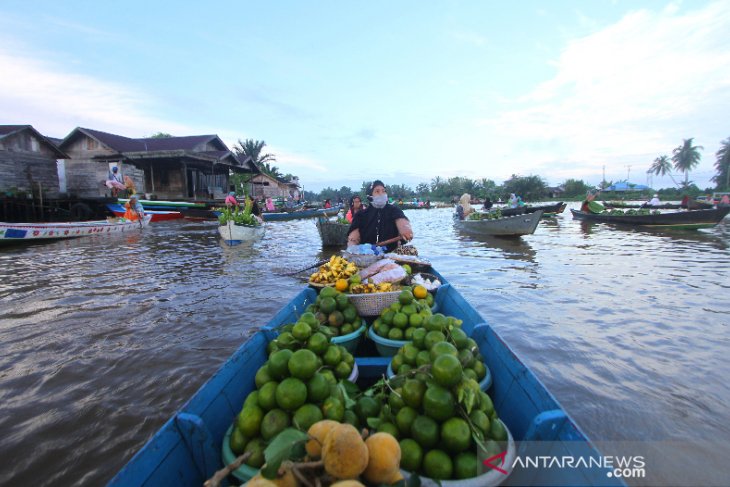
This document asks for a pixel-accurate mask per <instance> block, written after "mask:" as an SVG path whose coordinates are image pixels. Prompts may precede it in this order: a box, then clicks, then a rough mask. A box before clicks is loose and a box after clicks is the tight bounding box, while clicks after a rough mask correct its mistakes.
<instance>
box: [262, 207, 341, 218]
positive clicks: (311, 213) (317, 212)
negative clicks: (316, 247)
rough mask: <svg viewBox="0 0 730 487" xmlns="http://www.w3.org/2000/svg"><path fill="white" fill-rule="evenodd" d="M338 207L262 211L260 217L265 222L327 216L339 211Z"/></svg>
mask: <svg viewBox="0 0 730 487" xmlns="http://www.w3.org/2000/svg"><path fill="white" fill-rule="evenodd" d="M339 211H340V208H339V207H334V208H327V209H324V208H319V209H312V210H299V211H292V212H282V213H262V215H261V216H262V218H263V219H264V221H267V222H280V221H287V220H301V219H302V218H317V217H320V216H321V217H329V216H335V215H336V214H337V213H339Z"/></svg>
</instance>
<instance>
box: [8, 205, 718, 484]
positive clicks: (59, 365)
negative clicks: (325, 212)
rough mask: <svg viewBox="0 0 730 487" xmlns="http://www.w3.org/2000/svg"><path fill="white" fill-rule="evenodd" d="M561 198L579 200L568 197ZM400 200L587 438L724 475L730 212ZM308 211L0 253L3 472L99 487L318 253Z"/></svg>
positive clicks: (694, 477)
mask: <svg viewBox="0 0 730 487" xmlns="http://www.w3.org/2000/svg"><path fill="white" fill-rule="evenodd" d="M572 206H573V207H575V205H572ZM451 211H452V210H450V209H433V210H428V211H424V210H408V211H406V215H407V216H408V217H409V218H410V219H411V221H412V223H413V228H414V231H415V234H416V239H415V240H414V242H413V243H414V245H416V246H417V247H418V249H419V251H420V254H421V255H422V256H424V257H427V258H429V259H430V260H431V261H432V262H433V263H434V266H435V267H436V268H437V269H438V270H439V271H440V272H441V273H442V274H444V275H445V276H446V277H447V278H448V279H449V280H450V282H451V283H452V284H453V285H454V286H455V287H456V288H457V289H459V291H461V292H462V293H463V294H464V296H465V297H466V299H467V300H468V301H469V302H470V303H471V304H472V305H474V306H475V307H476V308H477V309H478V310H479V312H480V313H481V314H482V316H484V317H485V319H486V320H487V321H488V322H489V323H490V324H491V325H492V326H493V327H494V329H495V330H496V331H497V332H498V333H499V334H500V336H501V337H502V338H503V339H504V341H505V342H506V343H507V344H508V345H510V346H511V347H512V348H513V350H514V351H515V353H516V354H517V355H518V356H519V357H520V358H521V359H522V360H523V361H524V362H525V363H526V364H527V365H528V367H530V368H531V369H532V370H533V372H535V374H536V375H537V377H538V378H539V379H540V380H541V381H542V382H543V383H544V384H545V385H546V387H547V388H548V389H549V390H550V391H551V392H552V393H553V394H554V395H555V397H556V398H557V400H558V401H559V402H560V403H561V404H562V406H563V407H564V408H565V409H566V411H567V412H568V413H569V414H570V415H571V416H572V417H573V418H574V420H575V421H576V423H577V424H578V425H579V426H580V427H581V428H582V429H583V430H584V431H585V432H586V434H587V435H588V436H589V437H590V438H592V439H593V440H607V441H613V440H629V441H637V442H639V444H640V445H643V447H645V448H646V449H647V450H648V449H654V450H657V451H660V452H661V458H663V461H662V462H656V461H655V462H654V464H651V463H647V465H646V470H647V478H646V479H644V480H643V481H632V482H631V483H634V484H651V485H676V484H694V485H708V484H715V485H723V484H727V482H728V479H730V467H728V462H727V457H728V455H730V449H725V448H727V443H723V441H726V440H727V439H728V438H730V408H729V407H728V404H730V386H729V385H728V384H729V381H728V379H727V378H728V377H730V361H728V357H730V339H729V338H728V337H729V336H730V334H729V331H730V330H729V325H730V300H729V299H728V297H729V292H728V290H729V289H730V277H728V276H729V275H730V272H729V271H730V218H726V219H725V220H724V221H723V222H722V223H721V224H720V225H718V226H717V227H715V228H713V229H708V230H700V231H695V232H672V233H670V232H658V231H635V230H623V229H616V228H612V227H609V226H605V225H597V224H587V223H581V222H579V221H576V220H573V219H572V217H571V215H570V212H569V211H567V210H566V212H565V213H564V214H562V215H560V216H558V217H557V218H555V219H551V220H544V221H542V222H541V223H540V226H539V227H538V229H537V231H536V233H535V234H534V235H530V236H527V237H523V238H522V239H519V240H516V241H510V240H500V239H482V240H478V239H475V238H472V237H468V236H465V235H461V234H459V233H456V232H455V230H454V229H453V227H452V225H451ZM328 255H329V253H328V252H323V251H322V249H321V246H320V241H319V236H318V234H317V230H316V228H315V225H314V222H313V221H312V220H305V221H294V222H276V223H271V224H269V225H268V228H267V233H266V236H265V237H264V240H263V241H262V242H260V243H258V244H256V245H255V246H254V247H253V248H252V249H251V250H249V251H245V250H244V249H242V248H228V247H226V246H225V245H224V244H222V243H221V240H220V237H219V236H218V233H217V231H216V224H215V223H214V222H205V223H195V222H193V223H191V222H188V221H172V222H162V223H155V224H152V225H151V226H150V227H148V228H146V229H144V230H143V231H142V232H141V233H137V234H132V235H124V236H119V237H108V236H107V237H104V236H99V237H90V238H86V239H79V240H71V241H61V242H56V243H49V244H43V245H34V246H28V247H20V248H0V458H2V459H3V461H2V467H0V485H64V486H66V485H102V484H104V483H106V482H107V481H108V480H109V479H110V478H111V477H112V476H113V475H114V474H115V473H116V472H117V471H118V470H119V469H120V468H121V467H122V466H123V465H124V464H125V463H126V462H127V461H128V460H129V458H131V456H132V455H133V454H134V453H135V452H136V451H137V450H138V449H139V448H140V447H141V446H142V445H143V444H144V443H145V442H146V441H147V440H148V439H149V438H150V436H151V435H153V434H154V433H155V432H156V431H157V430H158V429H159V428H160V426H161V425H162V424H163V423H164V422H165V421H166V420H167V419H169V418H170V417H171V416H172V415H173V414H174V412H175V411H176V410H177V409H178V408H180V407H181V406H182V405H183V404H184V402H185V401H186V400H187V399H188V398H189V397H190V396H191V395H192V394H193V393H194V392H195V391H196V390H197V389H198V388H199V387H200V385H202V383H203V382H205V381H206V380H207V379H208V378H209V377H210V376H211V374H213V373H214V372H215V371H216V370H217V369H218V367H219V366H220V365H221V364H222V363H223V362H224V361H225V360H226V359H227V358H228V357H229V356H230V355H231V354H232V353H233V351H234V350H236V349H237V348H238V347H239V346H240V345H241V343H242V342H243V341H245V339H246V337H247V336H248V335H249V334H250V333H252V331H253V330H255V329H256V328H257V327H258V326H261V325H263V324H265V323H266V322H267V321H268V320H269V319H270V318H271V317H272V316H273V314H274V313H275V312H276V311H277V310H278V309H279V308H281V307H282V306H283V305H285V304H286V303H287V301H288V300H289V299H291V298H292V297H293V296H294V295H295V294H296V293H297V292H299V291H300V290H301V289H302V286H303V285H304V284H303V282H302V281H301V280H297V279H296V278H293V277H286V276H283V275H282V274H284V273H286V272H288V271H292V270H296V269H298V268H301V267H304V266H305V265H307V264H311V263H314V262H316V261H317V260H320V259H322V258H323V257H327V256H328Z"/></svg>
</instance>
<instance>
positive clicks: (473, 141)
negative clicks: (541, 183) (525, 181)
mask: <svg viewBox="0 0 730 487" xmlns="http://www.w3.org/2000/svg"><path fill="white" fill-rule="evenodd" d="M729 113H730V2H727V1H651V0H648V1H640V0H637V1H625V0H614V1H608V0H606V1H599V0H579V1H578V0H576V1H560V0H554V1H550V2H544V1H515V2H504V1H488V0H473V1H456V0H453V1H448V0H441V1H439V0H434V1H431V2H423V1H406V0H403V1H384V0H371V1H368V2H352V1H316V0H311V1H304V0H301V1H286V0H281V1H275V2H251V1H230V2H223V1H216V0H211V1H209V2H204V3H201V2H190V1H177V2H170V1H158V2H149V1H146V2H141V1H137V0H125V1H124V2H98V1H94V2H91V1H77V0H69V1H65V2H58V1H55V0H54V1H45V0H37V1H32V2H28V1H27V0H20V1H18V0H3V1H2V2H0V124H30V125H33V127H35V128H36V129H37V130H39V131H40V132H41V133H43V134H44V135H47V136H50V137H58V138H63V137H65V136H66V135H68V134H69V133H70V132H71V131H72V130H73V129H74V128H76V127H85V128H90V129H94V130H101V131H105V132H110V133H114V134H118V135H123V136H126V137H132V138H138V137H148V136H150V135H153V134H155V133H158V132H165V133H170V134H172V135H176V136H187V135H204V134H216V135H218V136H219V137H220V138H221V139H222V140H223V141H224V142H225V143H226V144H227V145H228V147H229V148H231V149H233V146H234V145H235V144H236V142H237V141H238V140H245V139H248V138H251V139H255V140H263V141H265V142H266V148H265V150H266V151H267V152H270V153H272V154H274V155H275V156H276V161H275V163H274V165H276V166H277V167H278V168H279V170H280V171H281V172H282V173H284V174H286V173H291V174H294V175H296V176H299V178H300V182H301V183H302V185H303V187H304V189H306V190H310V191H319V190H321V189H322V188H324V187H332V188H340V187H342V186H349V187H351V188H353V189H359V188H360V187H361V184H362V182H363V181H371V180H373V179H381V180H383V181H385V183H386V184H406V185H408V186H410V187H412V188H415V187H416V185H418V184H419V183H430V182H431V181H432V180H433V179H434V178H436V177H441V178H449V177H454V176H462V177H468V178H472V179H477V178H487V179H491V180H493V181H495V182H496V183H497V184H501V183H502V182H503V181H504V180H506V179H508V178H510V177H511V176H512V175H517V176H532V175H537V176H540V177H542V178H543V179H544V180H545V182H546V183H547V184H548V185H550V186H555V185H558V184H560V183H562V182H564V181H565V180H567V179H580V180H583V181H585V182H586V183H588V184H598V183H599V182H600V181H601V180H603V178H604V174H605V179H606V180H608V181H619V180H625V179H627V178H628V179H629V180H630V181H632V182H636V183H641V184H649V185H650V186H652V187H655V188H663V187H671V186H674V183H673V182H672V180H671V178H670V177H663V178H662V177H658V176H653V177H652V176H650V175H648V174H647V170H648V169H649V167H650V166H651V164H652V162H653V161H654V159H656V158H657V157H659V156H662V155H667V156H669V157H671V155H672V151H673V149H674V148H676V147H678V146H679V145H681V144H682V142H683V139H687V138H690V137H692V138H694V144H695V145H699V146H702V147H703V148H704V149H703V150H702V151H701V154H702V160H701V162H700V164H699V165H698V166H697V167H696V168H695V169H694V170H693V171H692V172H690V174H689V179H690V180H691V181H694V182H695V183H696V184H697V185H698V186H699V187H700V188H702V189H704V188H706V187H709V186H714V185H713V184H712V183H711V182H710V179H711V178H712V177H713V176H714V175H715V174H716V170H715V167H714V164H715V161H716V156H715V154H716V152H717V150H718V149H719V147H720V145H721V142H722V141H723V140H725V139H728V138H729V137H730V124H729V123H728V121H730V116H729V115H728V114H729ZM674 178H675V179H676V180H678V181H679V180H682V179H683V178H684V175H683V174H674Z"/></svg>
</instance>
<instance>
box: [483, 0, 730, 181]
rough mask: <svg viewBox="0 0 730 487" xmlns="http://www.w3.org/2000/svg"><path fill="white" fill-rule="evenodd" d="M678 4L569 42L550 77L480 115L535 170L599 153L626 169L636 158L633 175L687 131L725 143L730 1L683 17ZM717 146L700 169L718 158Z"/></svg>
mask: <svg viewBox="0 0 730 487" xmlns="http://www.w3.org/2000/svg"><path fill="white" fill-rule="evenodd" d="M670 7H671V8H666V9H665V10H664V11H661V12H652V11H649V10H638V11H634V12H631V13H629V14H627V15H626V16H624V17H623V18H622V19H621V20H620V21H618V22H617V23H615V24H613V25H610V26H608V27H606V28H604V29H602V30H600V31H597V32H595V33H593V34H591V35H588V36H585V37H581V38H577V39H574V40H572V41H570V42H569V43H568V45H567V46H566V47H565V49H564V50H563V51H562V53H561V54H560V56H559V58H558V59H557V60H555V61H554V66H555V68H556V73H555V75H554V76H553V77H552V78H551V79H549V80H547V81H545V82H544V83H542V84H540V85H538V86H537V87H536V88H535V89H534V90H532V91H531V92H529V93H527V94H526V95H525V96H522V97H521V98H519V99H517V100H515V101H514V103H513V105H512V107H511V108H510V109H507V110H504V111H502V112H501V113H500V114H499V115H498V116H497V117H495V118H489V119H484V120H481V121H480V123H481V124H482V126H483V127H485V128H489V130H490V131H493V133H494V138H495V140H499V141H500V144H508V145H509V146H511V150H510V152H511V153H512V154H513V155H514V156H515V157H519V158H520V159H521V160H522V162H523V163H524V164H525V165H526V166H527V167H529V168H543V169H544V168H549V167H553V165H554V164H556V163H568V164H580V161H583V162H584V163H585V162H587V161H593V162H594V166H593V167H594V168H596V169H598V170H600V168H601V166H602V165H603V164H606V165H608V166H609V170H610V171H615V172H616V173H621V174H625V169H624V168H623V167H621V166H623V165H626V164H627V163H630V162H628V161H633V164H634V165H636V167H635V169H634V170H633V171H632V174H638V173H639V172H640V173H641V174H642V177H645V176H643V174H644V173H645V170H646V169H648V167H649V165H650V164H651V161H652V160H653V159H654V158H655V157H656V156H657V155H660V154H666V153H671V149H672V148H674V147H676V146H677V145H679V143H681V141H682V138H687V137H695V143H697V144H700V145H704V146H705V148H706V149H708V148H709V147H710V145H711V144H715V143H716V144H718V145H719V141H720V140H721V139H722V138H724V137H726V135H723V134H722V133H721V130H727V127H726V126H724V127H720V126H719V125H721V123H722V122H720V123H717V122H719V121H721V120H724V118H723V115H722V113H725V114H726V113H727V107H728V106H729V105H730V89H729V88H730V50H728V49H727V45H728V44H730V39H729V36H728V33H729V32H730V5H728V4H727V3H714V4H710V5H708V6H707V7H705V8H704V9H700V10H694V11H691V12H688V13H684V14H683V15H682V14H681V13H680V12H679V11H678V10H677V9H676V6H674V5H672V6H670ZM525 141H530V142H529V143H526V142H525ZM715 147H716V146H713V149H712V150H705V151H704V152H703V155H704V158H703V163H702V167H708V168H709V167H711V166H712V164H713V163H714V157H713V155H714V152H715V150H716V149H715ZM555 154H561V155H560V156H556V155H555ZM641 164H645V166H646V167H645V168H643V169H640V168H639V166H640V165H641ZM589 167H590V166H584V169H585V170H586V171H587V170H588V169H589ZM596 169H594V170H593V171H592V172H593V173H594V174H595V172H596ZM698 171H701V167H698ZM551 177H553V175H551ZM573 177H577V176H576V175H575V173H574V175H573ZM690 178H692V175H691V174H690Z"/></svg>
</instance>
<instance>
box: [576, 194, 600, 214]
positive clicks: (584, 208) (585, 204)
mask: <svg viewBox="0 0 730 487" xmlns="http://www.w3.org/2000/svg"><path fill="white" fill-rule="evenodd" d="M598 193H600V191H594V190H592V189H589V190H588V191H586V199H584V200H583V204H582V205H581V206H580V211H582V212H583V213H589V212H590V211H591V210H590V208H589V204H590V202H591V201H593V200H595V199H596V196H598Z"/></svg>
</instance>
